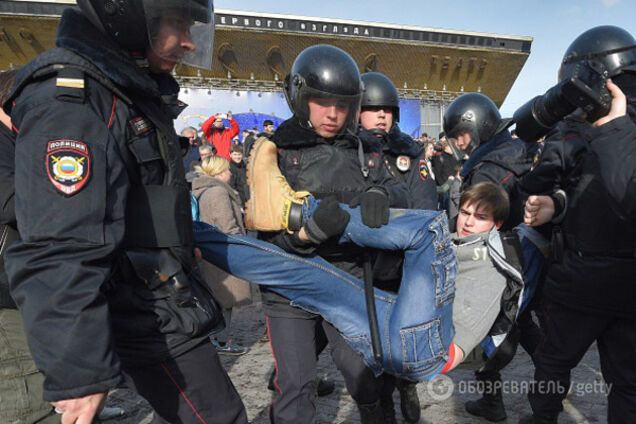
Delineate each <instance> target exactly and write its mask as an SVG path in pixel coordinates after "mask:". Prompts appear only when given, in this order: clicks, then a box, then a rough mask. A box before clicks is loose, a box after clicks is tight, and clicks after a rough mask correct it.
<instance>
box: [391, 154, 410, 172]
mask: <svg viewBox="0 0 636 424" xmlns="http://www.w3.org/2000/svg"><path fill="white" fill-rule="evenodd" d="M395 166H397V169H399V170H400V171H402V172H406V171H408V170H409V168H410V167H411V158H410V157H408V156H398V157H397V159H395Z"/></svg>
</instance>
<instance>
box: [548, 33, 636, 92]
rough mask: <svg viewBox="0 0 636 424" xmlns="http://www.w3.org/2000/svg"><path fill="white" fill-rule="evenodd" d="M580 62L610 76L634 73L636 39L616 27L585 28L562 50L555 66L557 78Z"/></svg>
mask: <svg viewBox="0 0 636 424" xmlns="http://www.w3.org/2000/svg"><path fill="white" fill-rule="evenodd" d="M582 61H588V63H590V65H592V66H591V67H592V68H593V69H602V70H604V71H606V72H607V77H610V78H612V77H615V76H616V75H619V74H621V73H623V72H633V73H636V40H635V39H634V37H633V36H632V35H631V34H630V33H629V32H627V31H625V30H624V29H623V28H619V27H616V26H611V25H603V26H597V27H594V28H592V29H588V30H587V31H585V32H584V33H583V34H581V35H579V36H578V37H577V38H576V39H575V40H574V41H573V42H572V44H570V47H568V49H567V50H566V52H565V55H564V56H563V62H562V63H561V68H560V69H559V81H563V80H566V79H568V78H571V77H572V75H574V73H575V70H576V67H577V65H579V64H580V62H582Z"/></svg>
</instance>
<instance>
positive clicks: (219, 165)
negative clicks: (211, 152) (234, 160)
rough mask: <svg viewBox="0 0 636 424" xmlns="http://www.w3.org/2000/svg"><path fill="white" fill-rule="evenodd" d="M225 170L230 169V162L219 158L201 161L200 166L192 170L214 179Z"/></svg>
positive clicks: (214, 157)
mask: <svg viewBox="0 0 636 424" xmlns="http://www.w3.org/2000/svg"><path fill="white" fill-rule="evenodd" d="M226 169H230V161H228V160H227V159H225V158H223V157H221V156H210V157H209V158H205V159H203V160H202V161H201V165H197V166H195V167H194V170H195V171H196V173H197V174H199V175H209V176H210V177H214V176H216V175H219V174H220V173H221V172H223V171H225V170H226Z"/></svg>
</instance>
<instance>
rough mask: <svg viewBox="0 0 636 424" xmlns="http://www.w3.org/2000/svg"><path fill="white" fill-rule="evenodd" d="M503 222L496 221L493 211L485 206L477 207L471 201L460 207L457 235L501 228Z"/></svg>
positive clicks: (461, 235) (462, 235) (464, 235)
mask: <svg viewBox="0 0 636 424" xmlns="http://www.w3.org/2000/svg"><path fill="white" fill-rule="evenodd" d="M501 224H503V222H501V221H498V222H495V219H494V218H493V216H492V212H491V211H490V210H488V209H486V208H485V207H483V206H481V205H480V206H479V207H478V208H475V205H473V204H471V203H469V204H464V205H462V206H460V207H459V215H457V235H458V236H459V237H466V236H468V235H471V234H479V233H485V232H488V231H490V230H492V229H493V228H494V227H497V228H500V227H501Z"/></svg>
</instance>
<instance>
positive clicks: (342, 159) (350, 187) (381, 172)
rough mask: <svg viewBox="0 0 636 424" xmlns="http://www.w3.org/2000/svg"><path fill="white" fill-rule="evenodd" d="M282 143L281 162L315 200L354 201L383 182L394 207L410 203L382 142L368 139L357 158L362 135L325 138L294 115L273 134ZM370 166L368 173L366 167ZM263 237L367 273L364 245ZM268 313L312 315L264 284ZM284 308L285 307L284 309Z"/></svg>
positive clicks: (276, 235) (294, 182)
mask: <svg viewBox="0 0 636 424" xmlns="http://www.w3.org/2000/svg"><path fill="white" fill-rule="evenodd" d="M272 140H273V141H274V142H275V143H276V145H277V147H278V165H279V167H280V170H281V172H282V173H283V175H284V176H285V177H286V178H287V181H288V182H289V184H290V185H291V187H292V188H293V189H294V190H297V191H299V190H307V191H309V192H310V193H312V194H313V195H314V196H315V197H316V198H319V199H320V198H324V197H329V196H334V197H336V198H337V199H338V201H340V202H341V203H349V202H350V201H351V200H352V199H353V198H354V197H355V196H357V195H359V194H361V193H363V192H365V191H367V190H368V189H369V188H371V187H374V186H381V187H383V188H384V190H385V191H386V192H387V194H388V196H389V202H390V205H391V206H393V207H399V208H405V207H408V205H409V202H408V190H407V188H406V186H405V185H404V184H403V183H401V182H399V181H397V180H396V179H394V178H392V177H391V176H390V174H389V173H388V171H387V169H386V167H385V165H384V161H383V160H382V156H381V154H380V152H378V151H377V146H378V144H377V142H375V145H374V146H369V145H366V144H364V143H363V146H365V147H364V149H365V153H364V162H365V163H363V164H361V163H360V160H359V157H358V143H360V140H359V139H358V138H357V137H354V136H351V135H346V136H342V137H338V138H336V139H334V140H325V139H323V138H321V137H320V136H318V135H317V134H316V133H315V132H314V131H313V130H309V129H305V128H302V127H301V126H300V125H299V124H298V119H297V118H296V117H292V118H290V119H288V120H287V121H285V122H283V123H282V124H281V125H280V126H279V127H278V129H277V130H276V132H275V133H274V136H273V137H272ZM363 167H364V168H365V169H367V168H368V176H365V175H364V173H363V171H362V168H363ZM259 237H261V238H263V239H265V240H267V241H269V242H271V243H274V244H276V245H278V246H280V247H282V248H283V249H285V250H286V251H288V252H292V253H296V254H300V255H309V254H318V255H320V256H321V257H323V258H325V259H326V260H328V261H329V262H331V263H333V264H334V265H335V266H338V267H339V268H341V269H343V270H345V271H346V272H349V273H351V274H353V275H355V276H357V277H359V278H360V277H361V276H362V268H361V265H362V261H363V255H362V253H363V252H362V249H359V248H357V247H355V246H354V245H351V246H346V247H343V246H338V245H337V244H336V243H335V242H334V241H327V242H325V243H323V244H322V245H320V246H314V245H312V244H302V245H301V244H299V243H298V242H297V240H296V239H295V237H293V236H291V235H289V234H288V233H286V232H280V233H260V234H259ZM261 290H262V292H263V298H264V301H265V308H266V311H267V312H268V314H270V315H278V316H292V317H298V316H309V315H308V314H307V313H306V312H304V311H301V310H299V309H296V308H291V307H289V306H287V305H289V301H288V300H286V299H284V298H283V297H281V296H278V295H276V294H275V293H273V292H270V291H267V290H266V289H263V288H261ZM281 306H282V307H281Z"/></svg>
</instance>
